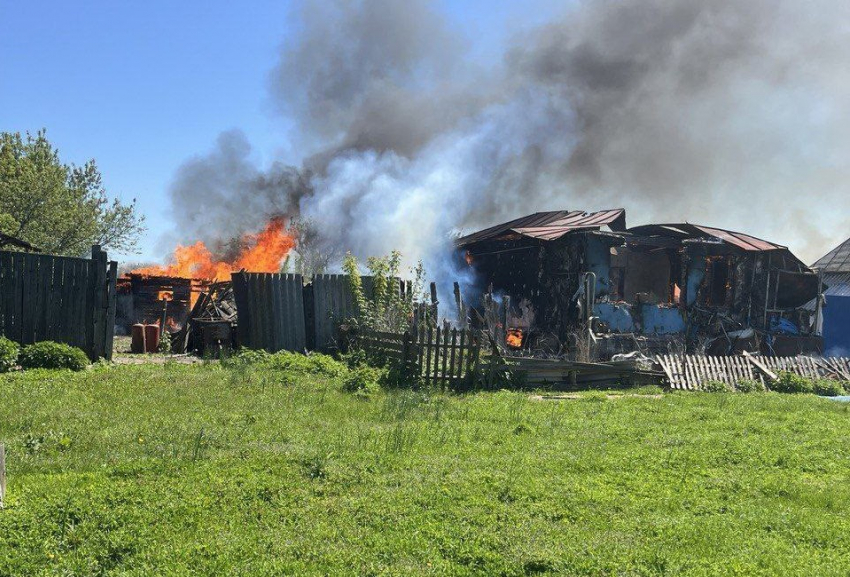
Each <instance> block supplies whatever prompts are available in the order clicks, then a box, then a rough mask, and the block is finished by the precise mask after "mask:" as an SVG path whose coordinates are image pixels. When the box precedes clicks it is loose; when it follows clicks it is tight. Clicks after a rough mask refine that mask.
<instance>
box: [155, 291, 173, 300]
mask: <svg viewBox="0 0 850 577" xmlns="http://www.w3.org/2000/svg"><path fill="white" fill-rule="evenodd" d="M156 298H157V300H161V301H173V300H174V293H173V292H171V291H159V292H158V293H156Z"/></svg>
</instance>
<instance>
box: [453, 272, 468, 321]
mask: <svg viewBox="0 0 850 577" xmlns="http://www.w3.org/2000/svg"><path fill="white" fill-rule="evenodd" d="M454 292H455V305H456V306H457V322H458V325H460V328H461V330H463V329H465V328H466V326H467V324H468V320H467V318H466V306H464V304H463V297H462V296H461V295H460V284H458V283H457V282H455V283H454Z"/></svg>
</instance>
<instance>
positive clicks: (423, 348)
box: [357, 327, 480, 388]
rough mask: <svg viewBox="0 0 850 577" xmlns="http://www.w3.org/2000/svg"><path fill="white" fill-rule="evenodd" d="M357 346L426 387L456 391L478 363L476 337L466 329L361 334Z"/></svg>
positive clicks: (478, 347) (477, 342)
mask: <svg viewBox="0 0 850 577" xmlns="http://www.w3.org/2000/svg"><path fill="white" fill-rule="evenodd" d="M357 340H358V343H359V345H360V346H361V347H362V348H363V349H364V350H365V351H367V352H368V353H371V354H379V355H383V356H386V357H389V358H390V360H392V361H393V362H395V363H396V364H397V365H399V366H401V367H403V368H404V369H405V371H406V372H407V374H408V375H411V376H413V377H415V378H417V379H418V380H419V381H420V382H422V383H423V384H425V385H428V386H439V387H442V388H446V387H452V388H457V387H458V386H459V385H461V384H462V383H464V382H466V380H467V379H468V378H469V376H470V374H471V373H472V371H473V370H474V369H475V367H476V366H477V363H478V355H479V351H480V343H479V340H478V337H477V336H476V335H475V334H474V333H473V332H472V331H467V330H458V329H444V328H440V327H437V328H436V329H434V328H432V327H429V328H427V329H426V328H425V327H422V328H421V329H420V330H419V331H418V332H405V333H391V332H382V331H361V332H360V333H359V334H358V337H357Z"/></svg>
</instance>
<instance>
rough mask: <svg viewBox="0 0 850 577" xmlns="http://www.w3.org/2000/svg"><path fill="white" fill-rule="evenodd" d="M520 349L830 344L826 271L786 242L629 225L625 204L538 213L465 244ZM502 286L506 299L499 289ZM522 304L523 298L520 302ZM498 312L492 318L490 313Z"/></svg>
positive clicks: (498, 323) (811, 347)
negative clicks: (813, 304) (811, 306)
mask: <svg viewBox="0 0 850 577" xmlns="http://www.w3.org/2000/svg"><path fill="white" fill-rule="evenodd" d="M457 247H458V249H459V250H458V255H459V259H460V260H462V261H463V262H464V263H467V266H468V267H469V268H470V269H471V270H472V271H473V272H474V273H475V276H476V278H477V279H478V282H479V283H480V284H481V285H485V286H489V287H490V288H489V290H488V291H487V294H488V295H490V296H489V300H490V301H494V302H495V301H499V300H500V301H501V312H499V313H492V312H490V313H488V312H486V311H488V310H489V309H491V308H492V307H489V306H488V305H487V301H488V298H487V297H486V296H485V303H484V305H483V306H484V310H485V314H484V315H483V319H484V323H483V324H484V325H486V326H491V327H494V326H495V327H499V329H500V330H502V331H504V332H503V333H502V335H503V339H502V340H503V342H505V343H506V345H507V346H508V347H509V348H512V349H525V350H527V351H529V352H534V351H536V352H538V353H540V352H542V353H546V354H555V355H560V354H567V353H570V354H573V355H575V354H576V352H577V351H578V352H580V351H581V350H583V349H587V350H590V349H592V350H593V351H594V354H595V356H598V357H603V358H610V357H611V356H613V355H615V354H618V353H626V352H630V351H634V350H637V351H639V352H641V353H643V354H648V355H653V354H657V353H666V352H668V351H670V350H676V351H678V352H684V351H685V350H687V351H690V352H694V351H696V352H708V353H710V354H727V353H734V352H741V351H743V350H750V351H761V352H764V353H768V354H782V355H789V354H797V353H804V352H821V348H822V346H821V339H820V336H819V335H818V334H817V330H816V328H815V323H814V319H815V316H816V315H817V314H818V312H817V311H811V310H808V309H807V308H806V307H805V305H806V303H807V302H810V301H812V300H813V299H815V298H816V297H817V295H818V294H819V292H820V285H819V280H818V276H817V274H815V273H814V272H813V271H812V270H811V269H809V268H808V267H807V266H806V265H804V264H803V263H802V262H801V261H800V260H799V259H797V258H796V257H795V256H794V255H793V254H792V253H791V252H790V251H789V250H788V249H787V248H786V247H784V246H781V245H777V244H774V243H770V242H767V241H763V240H761V239H758V238H755V237H752V236H749V235H746V234H742V233H736V232H732V231H727V230H721V229H716V228H711V227H706V226H698V225H691V224H666V225H646V226H639V227H634V228H631V229H627V228H626V222H625V211H624V210H623V209H616V210H607V211H602V212H596V213H589V214H588V213H584V212H581V211H554V212H546V213H535V214H533V215H530V216H527V217H523V218H519V219H515V220H513V221H510V222H507V223H504V224H501V225H497V226H494V227H490V228H488V229H485V230H482V231H480V232H477V233H474V234H471V235H468V236H466V237H463V238H460V239H459V240H458V241H457ZM494 291H495V294H497V295H501V296H500V298H496V297H493V294H494ZM512 303H520V304H519V305H518V306H517V305H514V304H512ZM496 315H498V317H499V318H498V319H497V320H494V319H491V320H489V321H487V317H489V316H496Z"/></svg>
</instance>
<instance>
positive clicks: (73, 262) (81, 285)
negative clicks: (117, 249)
mask: <svg viewBox="0 0 850 577" xmlns="http://www.w3.org/2000/svg"><path fill="white" fill-rule="evenodd" d="M117 266H118V265H117V263H116V262H114V261H112V262H108V261H107V257H106V253H105V252H103V251H102V250H100V248H99V247H93V249H92V259H81V258H72V257H63V256H54V255H45V254H35V253H22V252H8V251H0V334H2V335H4V336H6V337H7V338H10V339H12V340H13V341H16V342H18V343H21V344H24V345H26V344H30V343H34V342H38V341H45V340H52V341H58V342H63V343H67V344H69V345H72V346H76V347H80V348H81V349H83V350H84V351H85V352H86V354H87V355H88V356H89V358H91V359H92V360H95V359H98V358H101V357H103V358H106V359H111V358H112V342H113V341H112V338H113V332H114V326H115V316H114V314H112V315H111V316H110V313H109V311H110V310H111V309H112V310H114V306H115V297H116V290H115V283H116V277H117V275H116V271H117Z"/></svg>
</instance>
